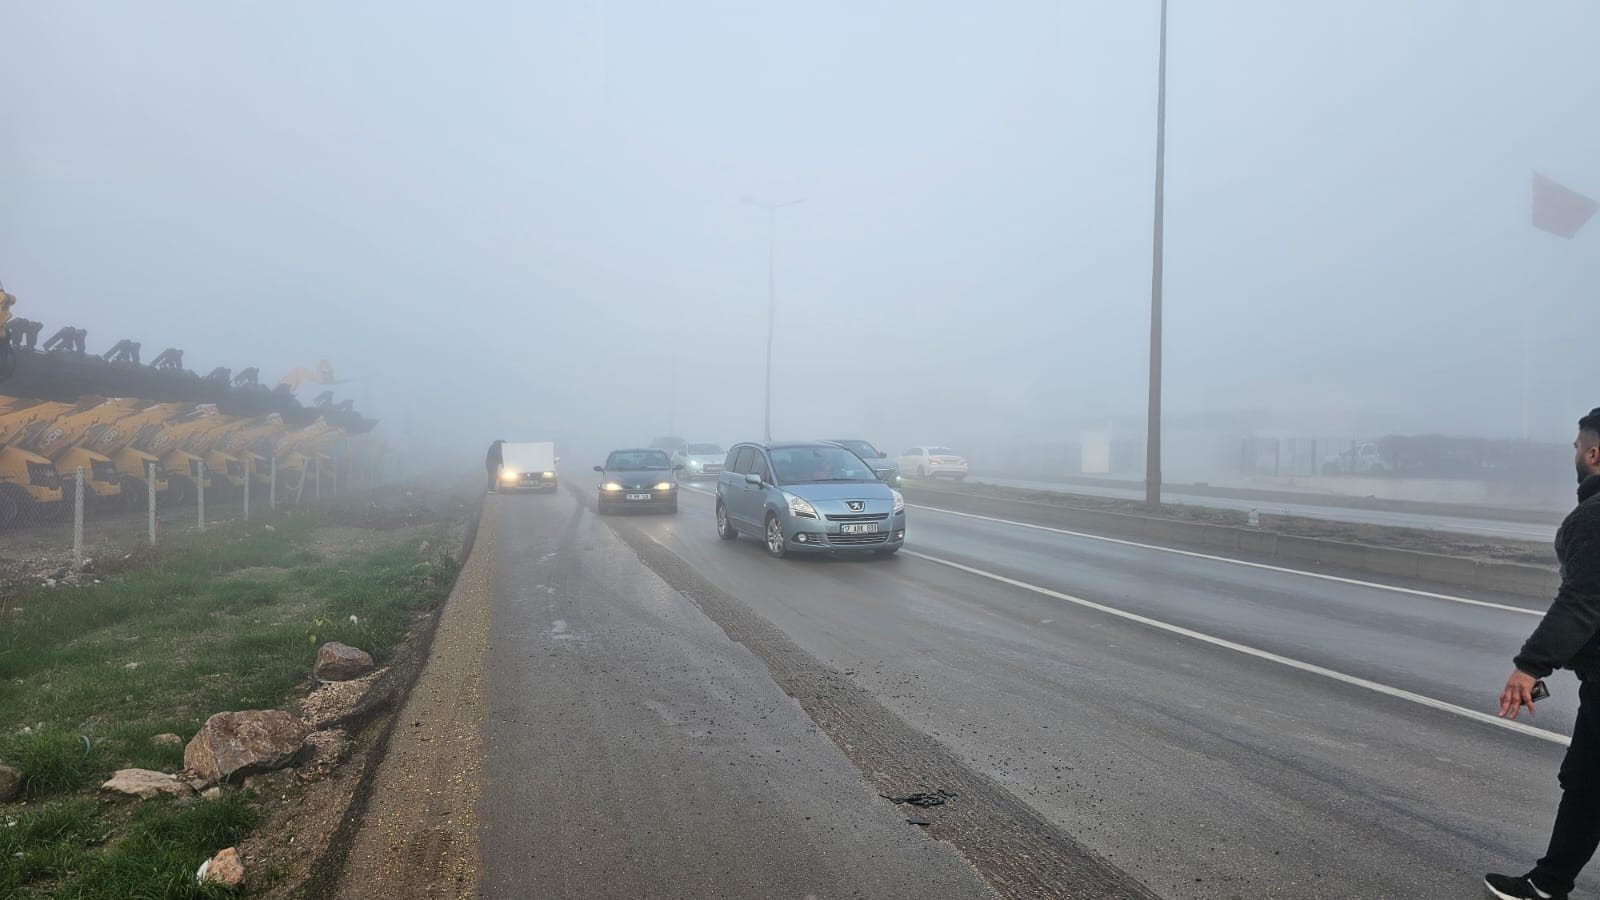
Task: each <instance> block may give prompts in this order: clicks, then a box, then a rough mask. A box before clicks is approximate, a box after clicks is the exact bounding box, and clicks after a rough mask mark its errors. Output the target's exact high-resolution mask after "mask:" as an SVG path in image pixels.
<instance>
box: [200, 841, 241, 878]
mask: <svg viewBox="0 0 1600 900" xmlns="http://www.w3.org/2000/svg"><path fill="white" fill-rule="evenodd" d="M195 874H196V875H198V876H199V879H200V883H201V884H221V885H226V886H227V887H231V888H241V887H244V860H242V859H240V858H239V851H238V850H236V849H234V848H233V847H229V848H228V849H226V850H221V851H218V852H217V855H216V856H213V857H211V858H210V859H208V860H206V861H205V862H203V863H201V864H200V871H199V872H197V873H195Z"/></svg>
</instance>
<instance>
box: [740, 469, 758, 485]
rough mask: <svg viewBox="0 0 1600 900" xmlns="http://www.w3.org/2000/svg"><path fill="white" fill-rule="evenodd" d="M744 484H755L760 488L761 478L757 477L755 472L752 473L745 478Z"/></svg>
mask: <svg viewBox="0 0 1600 900" xmlns="http://www.w3.org/2000/svg"><path fill="white" fill-rule="evenodd" d="M744 483H745V484H753V485H755V486H756V487H760V486H761V476H760V475H757V474H756V473H754V472H751V473H749V474H747V475H745V476H744Z"/></svg>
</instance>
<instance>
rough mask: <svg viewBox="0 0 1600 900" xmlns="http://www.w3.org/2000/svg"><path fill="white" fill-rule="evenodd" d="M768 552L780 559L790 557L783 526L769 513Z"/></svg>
mask: <svg viewBox="0 0 1600 900" xmlns="http://www.w3.org/2000/svg"><path fill="white" fill-rule="evenodd" d="M767 552H768V553H769V554H771V555H773V556H776V557H777V558H778V559H783V558H784V557H785V556H788V555H789V548H788V545H787V544H786V543H785V542H784V539H783V525H782V524H780V523H779V522H778V517H777V516H775V515H773V514H772V513H767Z"/></svg>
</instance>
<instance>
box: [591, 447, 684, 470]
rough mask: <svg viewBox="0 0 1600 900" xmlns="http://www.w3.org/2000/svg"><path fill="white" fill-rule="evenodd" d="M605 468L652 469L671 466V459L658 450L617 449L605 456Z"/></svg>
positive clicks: (663, 468)
mask: <svg viewBox="0 0 1600 900" xmlns="http://www.w3.org/2000/svg"><path fill="white" fill-rule="evenodd" d="M606 468H607V469H620V470H624V471H635V472H637V471H653V470H655V469H662V470H665V469H670V468H672V460H670V459H668V458H667V455H666V454H665V453H662V452H661V451H660V450H618V451H616V452H614V453H612V454H611V455H610V456H608V457H606Z"/></svg>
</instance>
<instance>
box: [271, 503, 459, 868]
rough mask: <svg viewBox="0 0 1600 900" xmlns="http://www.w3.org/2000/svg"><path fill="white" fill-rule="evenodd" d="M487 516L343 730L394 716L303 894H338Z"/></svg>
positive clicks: (360, 766) (359, 774)
mask: <svg viewBox="0 0 1600 900" xmlns="http://www.w3.org/2000/svg"><path fill="white" fill-rule="evenodd" d="M482 518H483V499H482V498H481V497H480V498H479V500H478V502H477V504H476V505H475V507H474V508H473V510H472V511H471V512H470V513H469V514H468V516H467V530H466V534H465V535H463V536H462V539H461V547H460V548H459V549H458V550H457V551H456V563H457V567H456V580H455V582H454V583H453V584H452V585H451V587H450V595H449V596H447V597H446V598H445V601H444V602H443V603H441V604H439V606H438V608H436V609H435V610H433V612H432V613H431V614H430V615H429V616H428V618H427V620H426V624H424V625H423V627H422V629H421V630H420V631H419V632H418V633H417V638H416V641H415V642H414V643H412V644H411V645H410V646H409V647H407V648H406V651H405V656H404V658H403V659H401V660H399V661H398V662H396V663H394V664H393V665H392V666H391V668H390V671H389V674H388V676H386V677H385V678H383V679H382V680H381V681H380V682H379V683H378V685H376V686H375V687H374V688H373V690H372V691H370V692H369V693H368V695H367V697H366V698H363V701H362V704H361V706H360V708H358V709H357V710H356V711H355V713H354V714H353V716H352V718H353V719H354V720H355V721H353V722H349V723H346V724H344V725H342V726H341V727H345V728H348V729H351V730H352V731H354V730H355V729H358V728H360V727H363V726H365V725H366V724H367V723H369V722H371V721H372V720H373V719H376V718H378V717H380V716H381V715H383V714H385V713H387V714H389V720H388V721H387V722H384V723H382V725H381V726H380V728H379V730H378V733H377V734H375V735H374V736H373V739H372V743H371V745H370V746H368V747H367V748H366V749H365V750H364V752H363V753H362V755H361V757H360V760H359V761H352V762H353V764H354V765H355V766H356V767H357V768H356V771H355V773H354V774H355V777H356V784H355V789H354V790H353V791H352V792H351V794H350V797H349V799H348V801H347V802H346V804H345V809H344V811H343V813H342V814H341V815H340V817H339V826H338V828H336V829H335V830H334V831H333V833H332V834H331V835H329V836H328V839H327V844H326V846H325V847H324V849H323V850H322V852H321V853H320V854H318V856H317V861H316V863H315V864H313V865H312V867H311V875H310V877H309V878H307V879H306V880H305V881H304V882H303V883H301V884H300V886H299V889H298V893H299V895H300V896H304V897H308V898H326V897H332V896H334V894H335V893H336V892H337V890H338V887H339V879H340V877H341V876H342V875H343V874H344V867H345V860H346V858H347V857H348V856H349V854H350V848H351V846H352V845H353V844H354V838H355V834H356V832H357V831H359V830H360V828H361V824H362V819H363V818H364V816H365V813H366V809H367V804H368V802H369V801H370V800H371V799H372V788H373V784H374V782H375V781H376V780H377V774H378V767H379V765H380V764H382V762H383V757H384V751H385V750H386V749H387V748H388V745H389V738H390V736H391V735H393V733H394V729H395V723H396V722H397V721H398V720H399V710H400V707H401V706H402V705H403V703H404V701H405V698H406V697H407V696H409V695H410V693H411V689H412V687H414V686H415V685H416V683H417V679H418V678H420V677H421V676H422V670H423V669H424V668H425V667H426V666H427V662H428V655H429V652H430V651H431V649H432V647H433V638H434V635H435V634H436V633H437V632H438V630H439V622H440V621H441V620H443V618H444V610H445V607H447V606H449V605H450V601H451V600H452V599H454V597H455V593H456V586H457V585H458V584H459V583H460V580H461V573H462V572H463V571H464V570H465V569H466V565H467V560H468V559H469V558H470V557H471V556H472V549H473V547H474V545H475V544H476V543H477V539H478V524H479V521H480V520H481V519H482Z"/></svg>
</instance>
